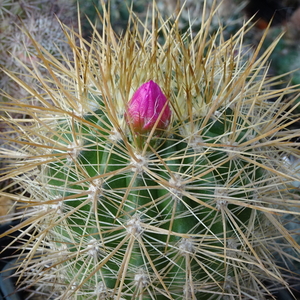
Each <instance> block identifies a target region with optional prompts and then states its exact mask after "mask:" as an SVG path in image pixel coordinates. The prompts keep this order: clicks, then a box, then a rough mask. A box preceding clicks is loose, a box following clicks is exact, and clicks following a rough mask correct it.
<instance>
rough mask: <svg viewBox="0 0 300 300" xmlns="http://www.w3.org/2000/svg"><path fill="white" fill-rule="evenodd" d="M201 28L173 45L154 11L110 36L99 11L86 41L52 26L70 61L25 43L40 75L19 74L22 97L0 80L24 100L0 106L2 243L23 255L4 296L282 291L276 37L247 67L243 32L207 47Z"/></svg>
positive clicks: (246, 295) (282, 113)
mask: <svg viewBox="0 0 300 300" xmlns="http://www.w3.org/2000/svg"><path fill="white" fill-rule="evenodd" d="M213 14H214V11H212V12H211V14H210V18H209V19H208V20H203V23H202V26H201V29H200V31H199V32H197V33H196V34H194V33H193V31H192V30H190V31H188V32H187V33H180V32H179V30H178V29H177V26H176V24H177V22H178V18H179V17H178V18H177V19H176V18H175V20H163V19H162V18H160V15H159V12H158V11H156V10H155V5H154V8H153V12H152V26H150V28H151V29H149V23H150V22H145V23H142V22H140V20H138V19H137V18H135V16H134V15H133V14H132V15H131V26H128V29H127V30H126V32H125V33H124V34H123V35H122V36H121V37H117V36H116V35H115V34H114V33H113V30H112V28H111V25H110V23H109V16H108V14H107V13H106V12H105V10H104V16H103V28H104V30H103V33H101V34H100V33H98V32H96V31H95V32H94V33H93V38H92V40H91V41H86V40H84V39H83V38H82V37H81V36H80V34H79V35H78V34H76V33H74V32H72V31H71V30H69V29H68V28H64V31H65V34H66V36H67V38H68V40H69V44H70V47H71V48H72V50H73V53H74V57H73V58H72V59H71V58H70V57H67V56H64V57H63V58H64V61H60V60H58V59H56V58H55V57H53V56H52V55H51V54H50V53H49V52H47V51H46V50H45V49H43V48H42V47H40V46H39V45H38V44H37V43H34V44H35V46H36V50H37V51H38V53H39V55H38V60H34V61H33V66H35V64H39V65H42V66H43V67H44V68H45V71H46V74H47V76H46V75H45V76H43V77H42V76H40V75H39V72H38V69H37V68H36V67H35V68H34V69H35V70H36V71H37V72H33V71H30V70H29V71H28V72H29V73H30V74H28V76H32V77H34V78H36V79H37V80H38V81H39V82H40V87H39V89H38V91H37V89H35V88H32V87H31V86H29V85H27V84H26V82H23V81H21V80H19V79H18V77H17V75H16V74H13V73H11V72H9V71H8V70H6V73H7V74H9V76H11V77H12V78H13V79H14V80H15V81H16V82H17V83H19V84H20V85H21V86H22V87H23V88H24V89H26V90H27V92H29V93H30V94H31V97H32V99H33V100H34V101H33V103H34V105H30V104H29V103H30V101H28V99H27V100H26V102H22V99H14V100H12V102H10V103H5V104H4V105H3V106H2V110H3V111H4V112H5V114H6V115H5V117H3V120H4V122H6V123H7V124H8V125H10V127H11V128H12V130H11V132H13V133H15V136H16V138H15V139H14V140H13V141H12V139H11V132H7V135H6V137H4V138H5V139H6V140H7V143H6V145H4V146H3V148H2V151H1V152H2V154H3V156H5V158H6V163H9V164H8V165H5V167H4V168H3V171H2V179H3V180H7V179H8V178H9V179H12V180H13V181H12V182H13V183H12V184H10V185H8V186H6V187H4V188H2V191H1V194H2V195H5V196H6V197H11V198H12V199H14V200H15V201H16V204H15V206H16V212H15V215H14V216H13V217H12V219H20V222H21V223H20V224H18V225H16V226H15V227H14V228H11V229H10V230H8V231H7V232H6V233H5V234H6V235H9V234H11V233H12V232H13V231H17V230H18V232H19V234H18V235H17V237H16V240H18V242H20V241H22V243H23V246H22V247H21V250H20V251H19V254H18V255H19V261H18V266H17V269H16V275H17V276H19V280H18V282H17V285H18V287H19V288H20V289H22V288H23V289H27V290H31V291H32V293H36V294H38V295H42V296H43V299H140V300H142V299H143V300H146V299H149V300H150V299H152V300H154V299H159V300H165V299H178V300H179V299H180V300H181V299H186V300H187V299H194V300H195V299H264V298H265V297H267V296H272V294H273V293H274V291H275V290H276V289H277V288H279V287H287V288H289V285H288V284H289V278H290V277H293V274H291V273H289V271H288V267H287V265H288V262H289V261H290V260H291V259H292V258H293V257H292V256H293V255H291V254H290V253H291V252H289V254H288V255H285V252H283V251H281V249H283V247H287V248H289V249H291V251H292V253H293V252H294V253H295V258H294V259H296V260H297V255H296V254H297V253H299V250H300V247H299V245H298V244H297V242H296V241H295V239H294V238H293V235H292V233H291V232H289V231H288V230H287V229H286V227H285V226H284V225H285V224H284V221H283V218H282V216H283V215H284V214H294V219H293V220H296V219H295V218H297V217H298V215H299V213H298V212H297V209H296V208H297V207H298V208H299V204H298V203H299V193H298V192H297V190H296V187H295V184H294V183H295V182H297V181H299V175H298V174H297V173H296V172H293V168H294V165H293V164H292V163H291V162H292V161H296V159H297V158H298V157H299V151H298V150H297V148H296V145H297V144H295V143H293V139H295V138H296V137H297V135H299V133H297V130H295V129H293V128H292V127H291V125H292V124H293V123H294V122H295V120H296V119H297V118H298V116H297V115H293V111H294V109H295V105H293V103H294V102H293V99H292V96H291V95H293V93H295V92H297V88H296V87H291V86H288V87H286V88H282V87H280V86H278V87H277V85H276V80H277V79H278V78H277V79H276V78H275V79H272V78H268V76H267V72H268V68H267V60H268V57H269V55H270V53H271V51H272V49H273V48H274V47H275V45H276V42H277V39H276V40H275V41H274V43H273V44H272V45H271V46H270V47H269V48H268V49H267V51H266V52H265V53H263V54H260V56H258V53H259V50H260V45H261V44H260V45H259V46H258V48H257V49H251V48H246V47H244V46H243V38H244V35H245V34H246V31H247V24H246V25H245V26H244V27H243V28H241V29H240V31H239V32H237V33H236V34H235V35H234V36H232V38H231V39H229V40H224V39H223V38H222V28H220V29H219V30H218V32H216V34H215V35H214V36H209V34H208V29H209V26H210V20H211V18H212V16H213ZM148 21H149V20H148ZM141 27H142V28H141ZM191 28H192V27H191ZM33 42H34V40H33ZM62 55H63V54H62ZM7 97H9V96H8V95H7ZM37 102H38V103H39V105H36V103H37ZM12 112H14V113H15V112H22V113H24V114H25V116H26V118H24V119H12V118H11V117H10V114H11V113H12ZM7 146H10V147H7ZM295 158H296V159H295ZM292 159H293V160H292ZM16 185H17V186H18V187H19V188H18V190H17V192H16V190H15V189H14V188H12V187H13V186H14V187H15V186H16ZM10 246H12V247H13V245H10ZM279 258H281V259H280V260H279ZM280 261H281V263H280ZM291 289H292V287H291Z"/></svg>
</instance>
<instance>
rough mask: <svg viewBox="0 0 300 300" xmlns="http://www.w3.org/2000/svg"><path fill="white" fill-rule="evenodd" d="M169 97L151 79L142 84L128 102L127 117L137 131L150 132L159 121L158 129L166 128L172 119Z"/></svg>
mask: <svg viewBox="0 0 300 300" xmlns="http://www.w3.org/2000/svg"><path fill="white" fill-rule="evenodd" d="M167 102H168V99H167V97H166V96H165V95H164V94H163V92H162V91H161V89H160V87H159V85H158V84H156V83H155V82H154V81H152V80H150V81H148V82H146V83H144V84H142V85H141V86H140V87H139V88H138V89H137V90H136V92H135V93H134V95H133V97H132V98H131V100H130V101H129V103H128V107H127V111H126V114H125V118H126V121H127V123H128V124H129V125H130V126H131V128H133V130H134V132H135V133H141V134H143V133H146V132H150V131H151V130H152V128H153V126H154V125H155V123H156V122H157V119H158V118H159V121H158V122H157V125H156V129H158V130H160V129H166V128H167V127H168V125H169V123H170V119H171V109H170V106H169V104H168V103H167Z"/></svg>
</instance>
